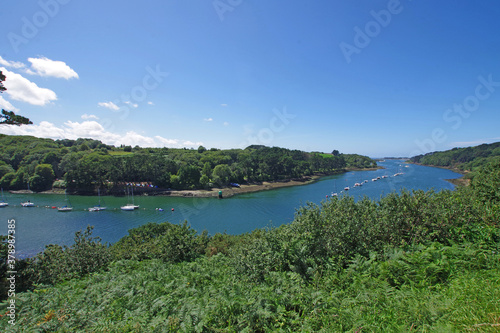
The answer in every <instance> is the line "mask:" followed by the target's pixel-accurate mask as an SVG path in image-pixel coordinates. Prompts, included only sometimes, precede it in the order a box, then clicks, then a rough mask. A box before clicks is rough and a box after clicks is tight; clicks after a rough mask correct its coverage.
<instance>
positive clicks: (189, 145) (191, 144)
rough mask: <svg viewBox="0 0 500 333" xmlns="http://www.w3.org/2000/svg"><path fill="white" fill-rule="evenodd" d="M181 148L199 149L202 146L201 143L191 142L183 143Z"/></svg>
mask: <svg viewBox="0 0 500 333" xmlns="http://www.w3.org/2000/svg"><path fill="white" fill-rule="evenodd" d="M182 144H183V146H184V147H199V146H203V142H199V141H198V142H193V141H189V140H188V141H184V142H183V143H182Z"/></svg>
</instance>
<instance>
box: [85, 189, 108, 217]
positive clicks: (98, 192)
mask: <svg viewBox="0 0 500 333" xmlns="http://www.w3.org/2000/svg"><path fill="white" fill-rule="evenodd" d="M97 195H98V196H99V204H98V205H97V206H94V207H92V208H89V212H100V211H102V210H106V207H103V206H101V190H100V189H97Z"/></svg>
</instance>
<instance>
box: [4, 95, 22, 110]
mask: <svg viewBox="0 0 500 333" xmlns="http://www.w3.org/2000/svg"><path fill="white" fill-rule="evenodd" d="M0 109H5V110H7V111H15V112H17V111H19V109H18V108H16V107H15V106H14V105H12V104H10V102H9V101H7V100H5V99H4V98H3V96H0Z"/></svg>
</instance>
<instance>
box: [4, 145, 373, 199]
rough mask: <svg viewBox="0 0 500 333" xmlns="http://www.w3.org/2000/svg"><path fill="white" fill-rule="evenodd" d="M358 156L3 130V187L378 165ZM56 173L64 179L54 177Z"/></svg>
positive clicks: (256, 176) (88, 186) (205, 179)
mask: <svg viewBox="0 0 500 333" xmlns="http://www.w3.org/2000/svg"><path fill="white" fill-rule="evenodd" d="M375 166H376V163H375V161H373V160H371V159H370V158H368V157H366V156H361V155H356V154H352V155H349V154H335V155H334V154H323V153H308V152H304V151H299V150H290V149H285V148H278V147H266V146H259V145H253V146H249V147H247V148H246V149H227V150H219V149H214V148H212V149H209V150H208V149H206V148H204V147H203V146H200V147H199V148H198V149H173V148H140V147H138V146H136V147H134V148H132V147H131V146H122V147H114V146H109V145H105V144H103V143H102V142H100V141H97V140H91V139H78V140H56V141H54V140H50V139H39V138H34V137H27V136H6V135H0V186H1V187H2V188H4V189H11V190H20V189H26V188H27V186H28V184H29V185H30V188H31V189H32V190H34V191H43V190H47V189H50V188H52V186H55V187H67V188H68V189H69V190H70V191H74V192H80V193H84V192H88V193H93V192H95V191H97V189H98V188H100V189H101V191H102V192H106V190H111V189H112V188H113V187H115V186H123V184H125V183H142V184H146V185H148V186H153V187H159V188H163V189H168V188H171V189H203V188H205V189H209V188H212V187H224V186H228V185H229V184H230V183H232V182H233V183H247V182H248V183H252V182H262V181H279V180H287V179H295V178H302V177H307V176H311V175H314V174H316V173H332V172H339V171H342V170H344V169H345V168H367V167H375ZM55 179H59V180H60V181H58V182H54V180H55Z"/></svg>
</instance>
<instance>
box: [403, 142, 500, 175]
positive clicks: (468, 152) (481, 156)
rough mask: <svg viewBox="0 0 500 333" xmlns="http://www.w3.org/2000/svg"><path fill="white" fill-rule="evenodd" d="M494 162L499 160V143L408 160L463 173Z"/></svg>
mask: <svg viewBox="0 0 500 333" xmlns="http://www.w3.org/2000/svg"><path fill="white" fill-rule="evenodd" d="M496 160H500V142H495V143H490V144H482V145H479V146H475V147H467V148H453V149H451V150H446V151H441V152H432V153H428V154H425V155H418V156H414V157H412V158H411V159H410V161H411V162H414V163H419V164H423V165H431V166H440V167H448V168H453V169H457V170H460V171H464V172H473V171H475V170H477V169H478V168H479V167H482V166H483V165H486V164H488V163H489V162H493V161H496Z"/></svg>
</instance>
